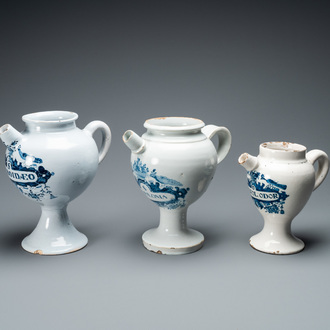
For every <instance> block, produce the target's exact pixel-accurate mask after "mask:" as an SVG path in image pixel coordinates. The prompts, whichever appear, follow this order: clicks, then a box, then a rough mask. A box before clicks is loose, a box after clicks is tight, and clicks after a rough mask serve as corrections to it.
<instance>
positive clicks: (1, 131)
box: [0, 124, 23, 147]
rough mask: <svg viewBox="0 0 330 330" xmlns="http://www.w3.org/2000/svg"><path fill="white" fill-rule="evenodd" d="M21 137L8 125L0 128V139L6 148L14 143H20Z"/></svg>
mask: <svg viewBox="0 0 330 330" xmlns="http://www.w3.org/2000/svg"><path fill="white" fill-rule="evenodd" d="M22 137H23V135H22V134H21V133H20V132H19V131H17V130H16V129H15V128H14V127H13V126H11V125H10V124H5V125H3V126H1V127H0V138H1V140H2V142H3V143H4V144H5V145H6V146H7V147H8V146H10V145H11V144H12V143H14V142H16V141H17V142H18V141H20V140H21V139H22Z"/></svg>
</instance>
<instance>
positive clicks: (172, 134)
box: [123, 117, 231, 254]
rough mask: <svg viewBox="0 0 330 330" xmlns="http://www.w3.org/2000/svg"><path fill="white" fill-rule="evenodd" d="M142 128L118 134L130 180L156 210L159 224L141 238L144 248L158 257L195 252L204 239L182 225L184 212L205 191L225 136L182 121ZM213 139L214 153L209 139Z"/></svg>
mask: <svg viewBox="0 0 330 330" xmlns="http://www.w3.org/2000/svg"><path fill="white" fill-rule="evenodd" d="M144 127H145V128H146V129H147V132H146V133H144V134H143V136H142V137H140V136H138V135H137V134H136V133H134V132H133V131H131V130H128V131H126V132H125V133H124V135H123V140H124V142H125V144H126V145H127V146H128V147H129V148H130V149H131V151H132V153H131V165H132V169H133V174H134V177H135V179H136V181H137V183H138V185H139V186H140V188H141V190H142V191H143V192H144V193H145V195H146V196H147V197H148V198H149V199H150V200H151V201H153V202H154V203H156V204H157V205H158V207H159V209H160V222H159V226H158V227H157V228H153V229H150V230H148V231H146V232H145V233H144V234H143V236H142V241H143V244H144V246H145V247H146V248H147V249H148V250H150V251H153V252H157V253H161V254H185V253H190V252H194V251H197V250H198V249H200V248H201V247H202V245H203V242H204V236H203V234H201V233H200V232H198V231H196V230H193V229H190V228H188V227H187V209H188V206H189V205H191V204H192V203H194V202H195V201H196V200H197V199H198V198H199V197H200V196H201V195H202V194H203V193H204V192H205V191H206V189H207V187H208V185H209V183H210V181H211V179H212V178H213V175H214V173H215V170H216V168H217V165H218V164H219V163H220V162H221V161H222V160H223V159H224V158H225V157H226V155H227V153H228V152H229V149H230V146H231V135H230V132H229V131H228V129H227V128H225V127H219V126H215V125H207V126H205V124H204V123H203V122H202V121H201V120H199V119H194V118H186V117H164V118H152V119H149V120H147V121H146V122H145V123H144ZM215 135H216V136H218V140H219V144H218V146H217V149H216V148H215V146H214V144H213V143H212V141H211V140H210V139H211V138H212V137H213V136H215Z"/></svg>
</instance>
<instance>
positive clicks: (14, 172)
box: [6, 141, 56, 201]
mask: <svg viewBox="0 0 330 330" xmlns="http://www.w3.org/2000/svg"><path fill="white" fill-rule="evenodd" d="M42 163H43V161H42V159H41V158H38V157H34V156H32V155H29V154H27V153H25V152H23V151H22V150H21V146H20V145H18V141H14V142H13V143H12V144H11V145H7V154H6V168H7V172H8V176H9V178H10V179H11V180H12V182H14V183H15V185H16V186H17V188H18V189H19V190H20V192H21V193H22V194H24V195H25V196H27V197H29V198H32V199H35V200H37V201H41V200H43V199H44V198H46V197H48V198H50V199H53V198H56V196H54V195H53V193H52V192H51V190H50V187H49V186H47V185H46V183H47V181H48V180H49V179H50V178H51V177H52V176H53V175H54V173H53V172H50V171H48V170H47V169H45V167H44V166H42V165H41V164H42Z"/></svg>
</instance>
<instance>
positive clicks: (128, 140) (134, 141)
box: [123, 130, 146, 154]
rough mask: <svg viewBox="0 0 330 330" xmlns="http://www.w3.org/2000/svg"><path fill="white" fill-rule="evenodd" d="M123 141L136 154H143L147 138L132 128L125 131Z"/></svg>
mask: <svg viewBox="0 0 330 330" xmlns="http://www.w3.org/2000/svg"><path fill="white" fill-rule="evenodd" d="M123 141H124V143H125V144H126V145H127V147H128V148H130V149H131V150H132V152H133V153H135V154H142V153H143V152H144V151H145V144H146V142H145V140H144V139H143V138H142V137H140V136H138V135H137V134H136V133H135V132H133V131H131V130H128V131H126V132H125V133H124V135H123Z"/></svg>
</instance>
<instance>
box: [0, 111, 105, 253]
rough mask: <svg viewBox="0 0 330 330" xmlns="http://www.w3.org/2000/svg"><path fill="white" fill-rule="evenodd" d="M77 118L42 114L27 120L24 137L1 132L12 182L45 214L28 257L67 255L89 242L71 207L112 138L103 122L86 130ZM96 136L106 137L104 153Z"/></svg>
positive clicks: (29, 242)
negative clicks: (98, 133)
mask: <svg viewBox="0 0 330 330" xmlns="http://www.w3.org/2000/svg"><path fill="white" fill-rule="evenodd" d="M77 118H78V115H77V114H76V113H73V112H68V111H44V112H36V113H31V114H27V115H24V116H23V117H22V119H23V121H24V122H25V124H26V128H25V130H24V131H23V132H22V133H20V132H18V131H17V130H16V129H15V128H13V127H12V126H11V125H10V124H6V125H3V126H2V127H1V128H0V138H1V139H2V141H3V143H4V144H5V145H6V147H7V151H6V168H7V172H8V176H9V178H10V179H11V181H12V182H13V183H14V184H15V185H16V187H17V188H18V190H19V191H20V192H21V193H22V194H23V195H24V196H26V197H27V198H29V199H30V200H33V201H35V202H37V203H39V205H40V206H41V210H42V213H41V217H40V219H39V222H38V225H37V227H36V228H35V229H34V231H33V232H32V233H31V234H30V235H29V236H27V237H26V238H24V240H23V241H22V247H23V248H24V249H25V250H26V251H28V252H31V253H36V254H43V255H54V254H65V253H70V252H74V251H76V250H79V249H81V248H83V247H84V246H85V245H86V244H87V242H88V239H87V237H86V236H85V235H84V234H82V233H80V232H79V231H78V230H77V229H76V228H75V227H74V226H73V224H72V222H71V221H70V219H69V217H68V214H67V205H68V203H69V202H70V201H72V200H73V199H74V198H76V197H77V196H79V195H80V194H81V193H82V192H83V191H84V190H85V189H86V188H87V187H88V185H89V184H90V183H91V181H92V180H93V178H94V176H95V174H96V171H97V167H98V164H99V163H100V162H101V161H102V160H103V159H104V157H105V155H106V154H107V152H108V149H109V146H110V141H111V132H110V128H109V127H108V126H107V125H106V124H105V123H104V122H102V121H92V122H91V123H89V124H88V125H87V126H86V127H85V128H84V129H83V130H80V129H78V128H77V127H76V124H75V121H76V119H77ZM96 130H100V131H101V134H102V143H101V147H100V150H98V148H97V145H96V143H95V141H94V139H93V137H92V135H93V134H94V132H95V131H96Z"/></svg>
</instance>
